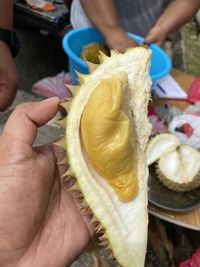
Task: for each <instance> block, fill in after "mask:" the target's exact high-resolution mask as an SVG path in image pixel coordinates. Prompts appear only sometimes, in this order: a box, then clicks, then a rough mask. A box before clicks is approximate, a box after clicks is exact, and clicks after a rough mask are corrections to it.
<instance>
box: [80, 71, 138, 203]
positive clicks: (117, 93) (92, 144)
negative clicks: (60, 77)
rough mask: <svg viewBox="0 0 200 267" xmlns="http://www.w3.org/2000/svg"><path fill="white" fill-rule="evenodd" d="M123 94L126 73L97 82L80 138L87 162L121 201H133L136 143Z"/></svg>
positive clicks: (136, 186) (126, 86)
mask: <svg viewBox="0 0 200 267" xmlns="http://www.w3.org/2000/svg"><path fill="white" fill-rule="evenodd" d="M126 91H128V80H127V75H126V73H118V74H116V75H114V76H112V77H110V78H107V79H105V80H101V81H100V83H99V84H98V85H97V86H96V88H95V89H94V91H93V92H92V94H91V96H90V98H89V100H88V102H87V105H86V106H85V109H84V111H83V115H82V119H81V137H82V140H83V145H84V148H85V150H86V152H87V154H88V158H89V160H90V162H91V163H92V165H93V166H94V168H95V170H96V171H97V172H98V173H99V174H100V175H102V177H104V178H105V179H107V181H108V182H109V183H110V184H111V185H112V187H113V189H114V190H115V192H116V193H117V195H118V196H119V198H120V199H121V200H123V201H126V200H130V199H132V198H134V197H135V196H136V194H137V190H138V181H137V153H135V151H137V148H136V146H137V143H136V140H135V138H134V135H135V133H134V128H133V126H134V124H133V121H132V118H131V113H130V112H129V113H128V97H127V92H126Z"/></svg>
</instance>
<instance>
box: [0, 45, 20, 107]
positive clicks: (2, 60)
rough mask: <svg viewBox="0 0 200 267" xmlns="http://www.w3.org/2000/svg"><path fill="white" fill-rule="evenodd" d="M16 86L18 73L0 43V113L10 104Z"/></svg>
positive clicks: (5, 47)
mask: <svg viewBox="0 0 200 267" xmlns="http://www.w3.org/2000/svg"><path fill="white" fill-rule="evenodd" d="M18 84H19V78H18V73H17V69H16V66H15V62H14V60H13V58H12V55H11V51H10V49H9V47H8V46H7V45H6V44H5V43H4V42H2V41H0V111H4V110H5V109H6V108H7V107H9V105H10V104H11V103H12V101H13V99H14V97H15V95H16V92H17V89H18Z"/></svg>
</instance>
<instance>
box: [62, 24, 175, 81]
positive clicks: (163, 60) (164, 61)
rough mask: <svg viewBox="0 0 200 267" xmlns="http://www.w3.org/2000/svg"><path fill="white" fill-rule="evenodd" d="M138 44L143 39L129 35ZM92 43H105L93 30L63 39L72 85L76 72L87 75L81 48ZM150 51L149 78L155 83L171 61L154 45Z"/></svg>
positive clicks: (168, 69) (83, 31) (72, 32)
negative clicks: (151, 52) (151, 53)
mask: <svg viewBox="0 0 200 267" xmlns="http://www.w3.org/2000/svg"><path fill="white" fill-rule="evenodd" d="M129 35H130V36H131V37H133V38H134V39H135V40H136V41H137V42H138V43H141V42H142V41H143V40H144V39H143V38H142V37H140V36H138V35H135V34H133V33H129ZM94 41H97V42H102V43H105V38H104V37H103V36H102V35H101V34H100V33H99V32H98V31H97V30H96V29H95V28H81V29H75V30H72V31H70V32H68V33H67V34H66V35H65V36H64V38H63V43H62V44H63V49H64V51H65V53H66V54H67V55H68V57H69V72H70V76H71V78H72V82H73V84H77V80H76V72H75V71H78V72H80V73H84V74H87V73H88V67H87V64H86V63H85V62H84V60H83V59H82V58H81V57H80V54H81V51H82V49H83V47H84V46H85V45H87V44H89V43H92V42H94ZM149 47H150V48H151V49H152V51H153V55H152V65H151V69H150V76H151V79H152V82H153V83H155V82H156V81H157V80H158V79H160V78H162V77H164V76H165V75H167V74H168V73H169V72H170V70H171V68H172V64H171V60H170V58H169V56H168V55H167V54H166V53H165V51H164V50H163V49H161V48H160V47H158V46H157V45H155V44H151V45H150V46H149Z"/></svg>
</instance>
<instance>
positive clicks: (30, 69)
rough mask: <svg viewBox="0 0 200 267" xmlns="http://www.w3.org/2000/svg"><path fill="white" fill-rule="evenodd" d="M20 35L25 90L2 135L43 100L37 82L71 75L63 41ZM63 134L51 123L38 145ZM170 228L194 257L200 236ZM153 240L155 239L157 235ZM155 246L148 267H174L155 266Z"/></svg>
mask: <svg viewBox="0 0 200 267" xmlns="http://www.w3.org/2000/svg"><path fill="white" fill-rule="evenodd" d="M16 31H17V32H18V34H19V36H20V39H21V51H20V54H19V56H18V57H17V59H16V63H17V67H18V70H19V73H20V77H21V87H20V90H19V92H18V94H17V97H16V99H15V101H14V103H13V105H12V106H11V107H10V108H9V109H8V110H7V111H6V112H4V113H1V114H0V131H1V130H2V128H3V125H4V124H5V122H6V120H7V118H8V116H9V115H10V113H11V112H12V110H13V108H14V107H15V106H16V105H18V104H20V103H23V102H27V101H40V100H41V99H42V98H41V97H38V96H36V95H34V94H32V92H31V86H32V84H33V83H34V82H36V81H38V80H39V79H41V78H44V77H47V76H54V75H56V74H57V73H59V72H60V71H61V70H65V71H67V58H66V56H65V54H64V52H63V51H62V48H61V43H60V40H59V39H56V38H53V37H50V36H43V35H41V34H39V33H38V32H36V31H34V30H32V29H31V30H30V29H29V28H27V27H25V26H23V25H16ZM61 133H62V130H61V129H60V128H58V127H57V126H55V125H54V124H53V123H49V124H48V125H46V126H44V127H42V128H41V129H40V130H39V132H38V137H37V140H36V142H35V145H40V144H44V143H48V142H51V141H53V140H54V139H55V138H57V137H58V136H59V135H60V134H61ZM157 223H158V222H157ZM159 223H160V222H159ZM167 228H168V229H169V228H173V230H172V232H174V235H173V237H174V236H175V237H176V236H177V237H176V240H175V241H176V242H177V243H175V244H176V247H177V246H178V247H182V248H183V249H185V250H184V255H185V257H189V256H191V253H192V252H193V251H194V249H196V247H197V244H198V241H196V243H195V246H194V247H192V246H191V242H189V241H188V240H189V239H191V238H190V237H191V236H197V235H196V233H195V232H192V231H189V230H188V231H187V234H185V232H184V234H183V232H182V229H181V227H175V226H172V225H169V224H168V226H167ZM150 236H151V235H150ZM188 236H189V237H188ZM152 239H154V235H153V238H152ZM191 240H192V239H191ZM151 245H152V244H150V246H149V248H148V256H147V264H146V266H148V267H150V266H152V267H153V266H154V267H164V266H166V267H171V266H172V264H169V263H167V261H166V262H165V264H164V263H161V262H160V263H158V262H157V263H156V264H154V263H153V262H154V260H155V258H156V256H155V254H156V253H152V250H153V249H154V250H156V249H157V248H153V249H152V246H151ZM176 251H177V250H176V249H175V253H176ZM98 253H99V254H100V255H102V254H103V255H104V253H103V252H102V250H99V251H98ZM178 256H180V255H178ZM178 256H176V259H177V262H179V260H182V259H183V258H181V257H180V258H178ZM91 262H92V261H91V255H90V253H83V255H82V256H81V257H80V258H79V259H78V260H77V261H76V262H74V263H73V264H72V267H90V266H91ZM110 266H111V265H110ZM173 266H174V265H173Z"/></svg>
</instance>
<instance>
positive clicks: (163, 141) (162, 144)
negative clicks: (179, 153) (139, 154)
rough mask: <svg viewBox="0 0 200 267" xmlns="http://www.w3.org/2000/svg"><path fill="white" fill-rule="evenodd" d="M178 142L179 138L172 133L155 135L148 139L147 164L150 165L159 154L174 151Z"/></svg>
mask: <svg viewBox="0 0 200 267" xmlns="http://www.w3.org/2000/svg"><path fill="white" fill-rule="evenodd" d="M180 144H181V142H180V140H179V139H178V138H177V137H176V136H174V135H172V134H168V133H163V134H159V135H156V136H155V137H153V138H152V139H151V140H150V141H149V144H148V146H147V165H148V166H149V165H151V164H152V163H154V162H156V161H157V160H158V159H159V158H160V157H161V156H163V155H165V154H167V153H169V152H171V151H174V150H175V149H176V148H177V147H178V146H180Z"/></svg>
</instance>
